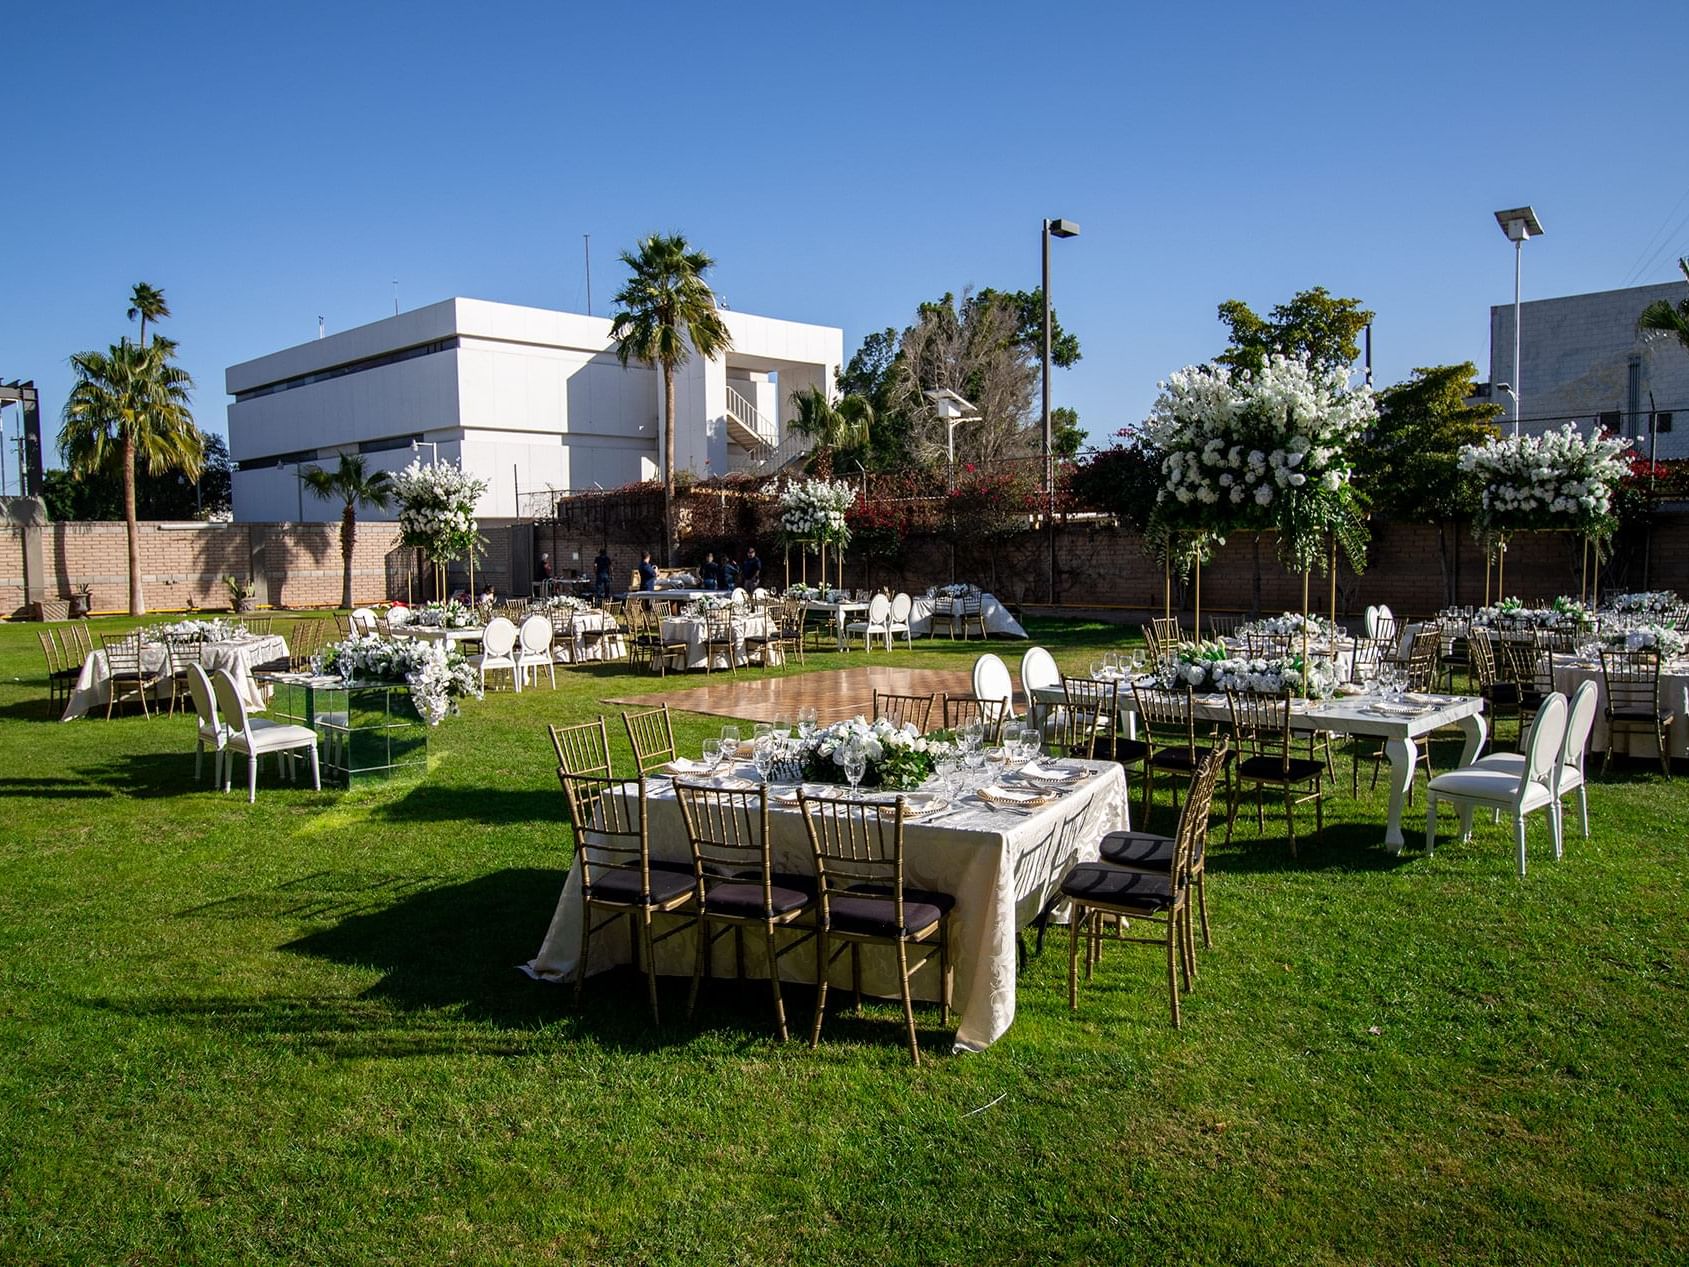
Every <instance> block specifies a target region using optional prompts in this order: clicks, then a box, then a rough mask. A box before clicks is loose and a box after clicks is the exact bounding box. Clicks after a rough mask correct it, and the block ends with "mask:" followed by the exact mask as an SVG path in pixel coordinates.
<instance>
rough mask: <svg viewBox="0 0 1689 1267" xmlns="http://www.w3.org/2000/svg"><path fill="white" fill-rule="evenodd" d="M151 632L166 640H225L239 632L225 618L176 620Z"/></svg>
mask: <svg viewBox="0 0 1689 1267" xmlns="http://www.w3.org/2000/svg"><path fill="white" fill-rule="evenodd" d="M153 632H154V633H156V634H157V635H158V636H159V637H160V638H162V639H164V640H165V641H166V642H227V641H228V640H229V639H230V638H234V637H236V636H238V634H239V633H240V631H239V630H238V629H237V628H236V627H235V626H234V625H232V624H230V623H229V622H228V621H226V620H177V621H173V622H171V623H170V624H168V625H159V626H158V627H157V628H156V629H155V630H154V631H153Z"/></svg>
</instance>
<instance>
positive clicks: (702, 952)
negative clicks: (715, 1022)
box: [686, 915, 778, 1021]
mask: <svg viewBox="0 0 1689 1267" xmlns="http://www.w3.org/2000/svg"><path fill="white" fill-rule="evenodd" d="M709 953H710V921H709V917H708V916H707V915H700V916H699V917H698V947H697V951H696V952H695V953H694V954H693V956H692V989H691V991H690V993H688V994H687V996H686V1019H687V1020H688V1021H690V1020H691V1019H692V1017H693V1014H694V1013H695V1012H696V1011H697V1010H698V983H699V982H701V981H702V980H703V979H704V960H705V959H706V958H707V957H708V956H709ZM776 997H778V996H776Z"/></svg>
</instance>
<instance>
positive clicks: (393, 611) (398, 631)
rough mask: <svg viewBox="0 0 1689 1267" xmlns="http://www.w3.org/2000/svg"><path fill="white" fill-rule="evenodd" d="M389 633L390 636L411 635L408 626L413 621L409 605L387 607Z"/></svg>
mask: <svg viewBox="0 0 1689 1267" xmlns="http://www.w3.org/2000/svg"><path fill="white" fill-rule="evenodd" d="M386 619H387V633H388V636H389V637H392V636H394V635H399V636H402V637H409V636H410V629H409V628H408V626H409V625H410V623H411V609H410V608H408V607H389V608H388V609H387V617H386Z"/></svg>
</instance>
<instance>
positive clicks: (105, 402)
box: [59, 335, 205, 616]
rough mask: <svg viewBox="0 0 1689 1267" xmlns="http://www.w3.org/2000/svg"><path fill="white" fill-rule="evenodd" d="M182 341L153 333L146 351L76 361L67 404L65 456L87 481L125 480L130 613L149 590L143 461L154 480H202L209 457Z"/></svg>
mask: <svg viewBox="0 0 1689 1267" xmlns="http://www.w3.org/2000/svg"><path fill="white" fill-rule="evenodd" d="M175 352H176V344H175V342H174V341H173V340H170V339H165V338H161V337H159V336H158V335H154V336H153V340H152V342H151V343H150V344H147V345H146V346H145V347H142V346H139V345H137V344H133V343H130V342H129V341H128V340H127V339H125V340H124V341H123V342H121V343H119V344H116V345H115V346H113V347H112V348H111V349H110V350H109V351H106V352H78V353H77V354H76V355H75V356H73V357H71V358H70V367H71V369H72V370H74V371H75V372H76V385H75V386H74V387H72V388H71V390H70V396H69V397H68V398H67V399H66V400H65V408H64V424H63V426H61V427H60V429H59V453H60V454H61V455H62V456H63V457H64V460H65V464H66V465H67V466H69V467H70V469H71V472H72V473H73V474H75V475H76V476H78V477H80V478H88V477H101V476H107V477H109V476H110V475H111V474H113V471H114V468H115V470H116V473H118V474H119V475H120V476H121V478H122V480H123V523H124V527H125V528H127V529H128V538H129V614H130V615H131V616H142V615H145V614H146V610H147V606H146V599H145V598H144V596H143V595H142V593H141V543H140V529H139V526H138V525H137V524H136V522H135V464H136V462H137V460H140V459H144V460H145V461H146V464H147V470H148V471H149V472H150V473H152V474H154V475H162V474H164V473H165V472H166V471H181V472H183V473H184V474H185V475H187V476H188V477H189V478H190V479H198V478H199V471H200V466H201V464H202V463H203V461H204V459H205V446H204V442H203V440H202V439H201V437H200V431H199V428H198V427H196V426H194V418H193V414H192V413H191V412H190V411H189V409H188V398H189V395H190V393H191V392H192V390H193V379H192V378H190V377H189V376H188V372H187V371H186V370H184V369H182V368H181V367H180V366H178V365H174V364H172V363H171V358H172V357H173V356H174V355H175Z"/></svg>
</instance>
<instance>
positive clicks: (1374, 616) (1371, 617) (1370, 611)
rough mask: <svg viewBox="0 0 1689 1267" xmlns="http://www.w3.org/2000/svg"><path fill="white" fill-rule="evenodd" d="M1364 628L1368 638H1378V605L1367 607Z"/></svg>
mask: <svg viewBox="0 0 1689 1267" xmlns="http://www.w3.org/2000/svg"><path fill="white" fill-rule="evenodd" d="M1362 627H1363V628H1364V629H1365V630H1366V636H1367V637H1368V638H1376V637H1378V605H1377V604H1376V603H1368V604H1367V605H1366V620H1365V623H1364V624H1363V626H1362Z"/></svg>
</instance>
